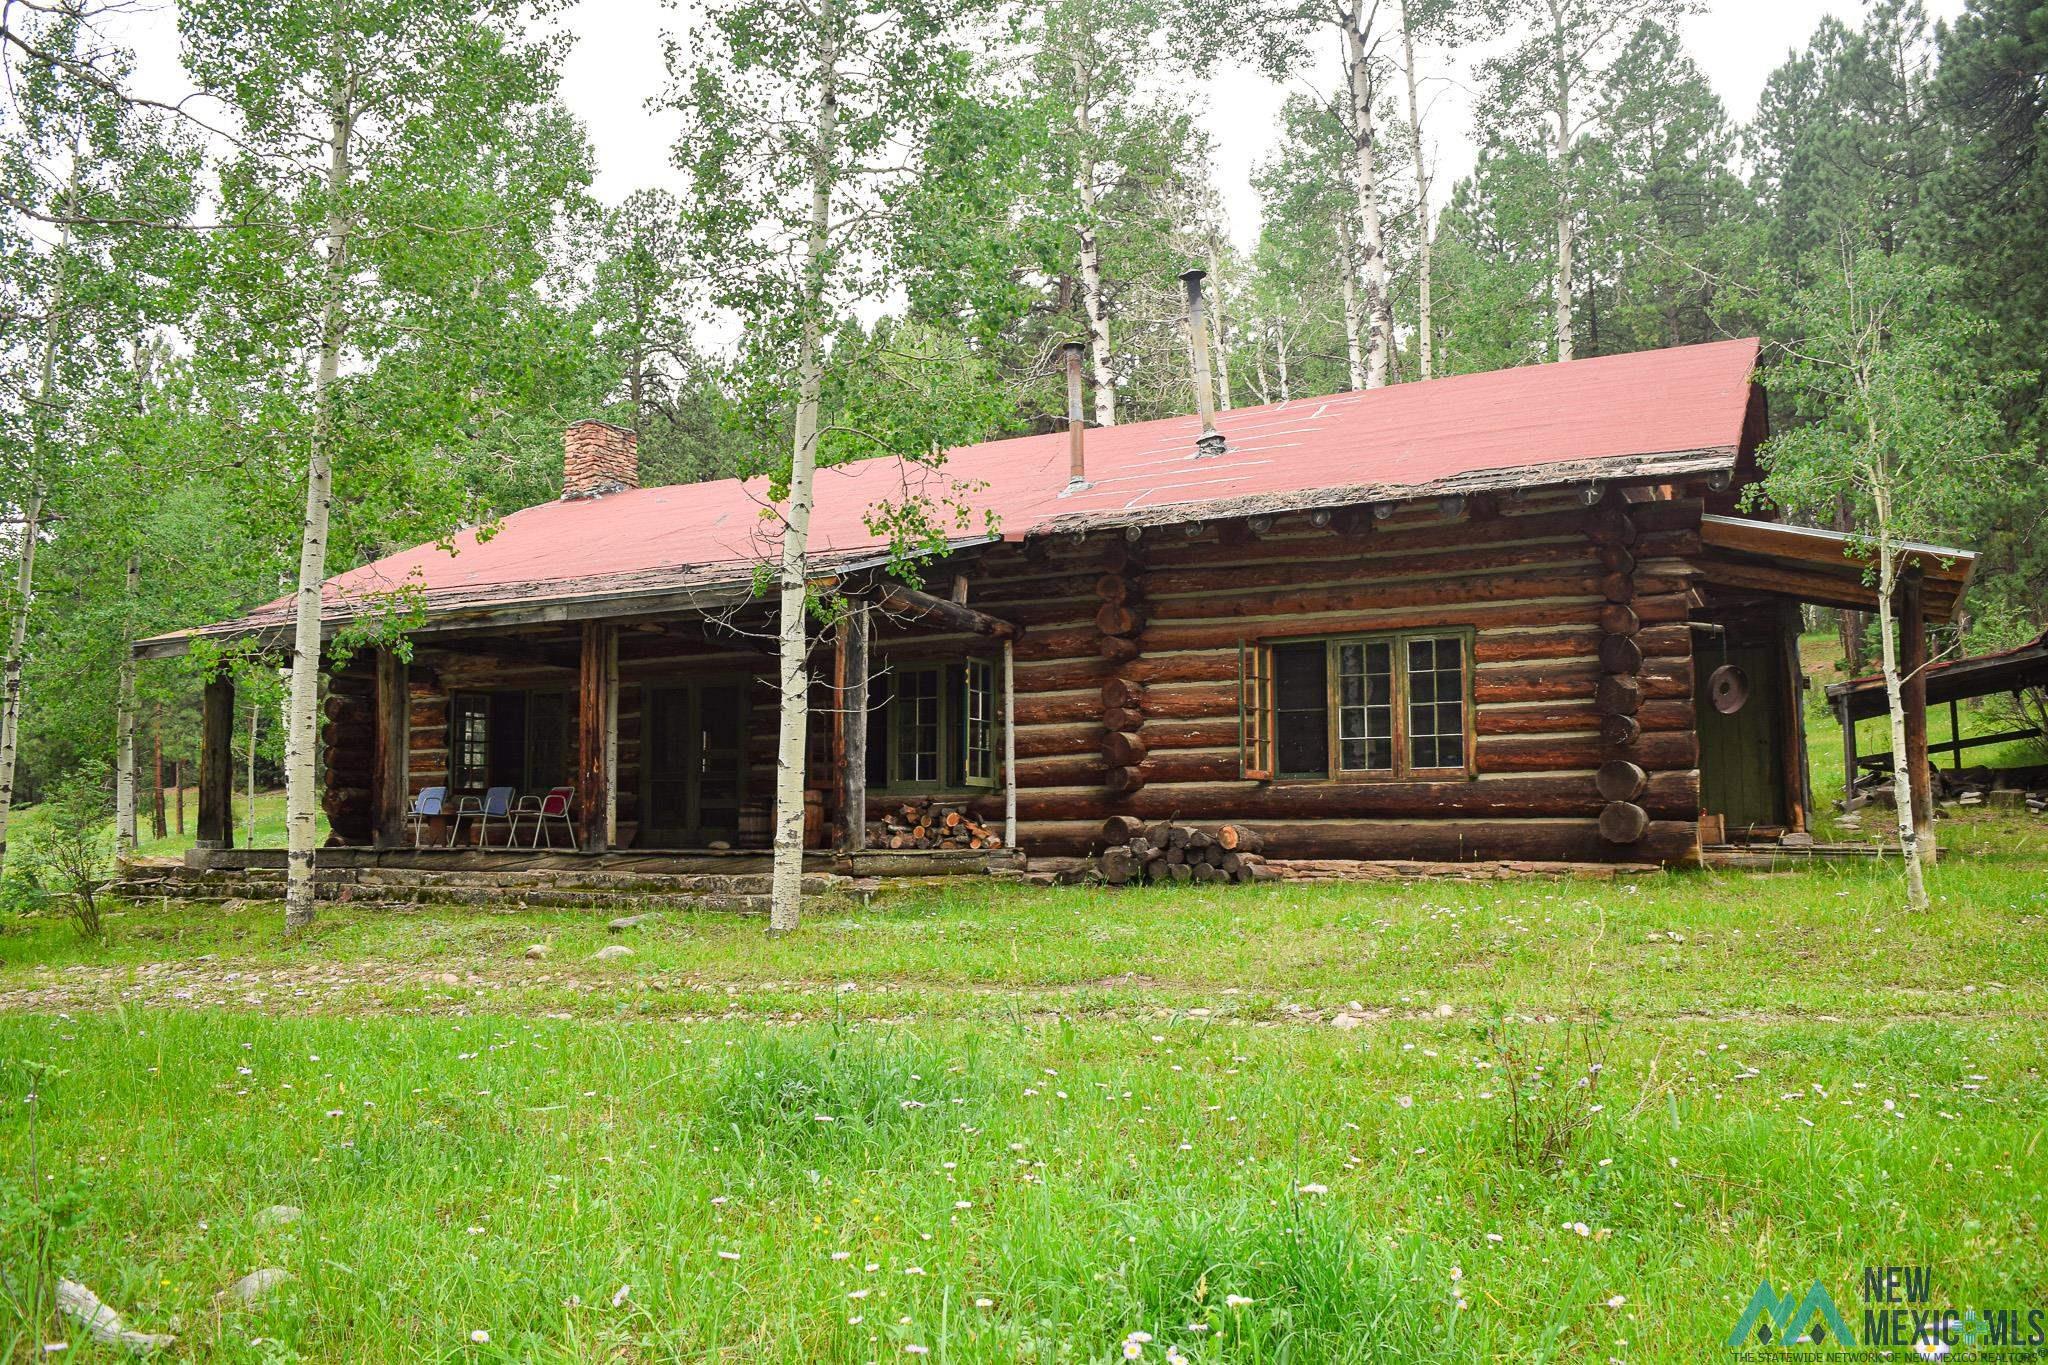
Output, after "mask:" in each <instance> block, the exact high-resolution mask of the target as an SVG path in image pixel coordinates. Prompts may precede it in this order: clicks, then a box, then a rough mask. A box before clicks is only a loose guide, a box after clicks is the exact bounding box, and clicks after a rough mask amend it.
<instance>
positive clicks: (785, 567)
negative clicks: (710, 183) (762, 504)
mask: <svg viewBox="0 0 2048 1365" xmlns="http://www.w3.org/2000/svg"><path fill="white" fill-rule="evenodd" d="M819 20H820V22H819V38H818V116H817V119H818V121H817V125H816V127H815V128H814V130H813V133H812V140H811V217H810V224H809V232H808V235H807V236H806V238H805V240H804V266H803V269H804V291H803V309H804V317H803V331H802V339H801V341H800V342H799V343H798V351H797V402H796V429H795V441H794V445H793V447H792V449H791V451H790V467H789V513H788V517H787V519H786V521H785V522H784V524H783V530H782V578H781V587H782V597H781V611H780V617H779V622H778V625H779V631H778V635H779V640H778V653H779V658H780V663H781V670H780V672H781V681H782V704H781V722H780V729H779V730H778V732H777V738H776V746H775V860H774V868H773V876H772V878H771V880H770V886H769V901H768V931H769V932H770V933H775V934H786V933H790V932H792V931H794V930H795V929H796V927H797V924H798V922H799V920H800V918H801V915H802V910H803V886H804V757H805V749H806V741H807V739H808V737H809V733H810V709H811V708H810V700H811V698H810V675H809V674H808V673H807V672H806V671H805V668H804V661H805V655H806V654H808V653H809V650H808V645H809V640H810V632H809V630H808V629H807V627H808V616H807V612H808V606H809V603H808V597H809V591H810V544H811V486H812V483H813V482H814V480H815V477H816V474H817V464H818V392H819V389H820V387H821V385H822V382H823V374H824V359H823V352H822V347H823V341H822V337H821V330H822V329H821V321H820V318H819V313H820V311H821V310H822V309H823V307H824V297H825V287H824V273H823V272H824V269H825V248H826V245H827V233H828V232H829V230H830V228H831V223H832V170H833V161H834V159H835V158H836V157H837V156H838V145H837V144H838V136H839V49H838V40H837V37H836V35H835V33H834V30H833V25H834V23H835V22H837V21H836V19H835V17H834V15H833V9H832V0H821V3H820V5H819Z"/></svg>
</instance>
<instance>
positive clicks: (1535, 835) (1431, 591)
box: [329, 493, 1701, 862]
mask: <svg viewBox="0 0 2048 1365" xmlns="http://www.w3.org/2000/svg"><path fill="white" fill-rule="evenodd" d="M1700 512H1701V505H1700V504H1699V503H1698V502H1697V501H1656V502H1637V503H1632V504H1624V503H1621V502H1619V501H1618V500H1614V499H1610V500H1609V501H1607V502H1604V503H1602V504H1601V505H1599V506H1596V507H1587V506H1585V505H1583V504H1582V503H1580V502H1578V501H1577V500H1575V498H1574V497H1573V496H1571V495H1569V494H1564V493H1560V494H1554V495H1552V494H1536V495H1531V496H1529V497H1527V498H1525V499H1514V498H1501V499H1499V500H1492V499H1481V498H1474V499H1471V500H1467V501H1460V502H1457V503H1455V504H1451V505H1439V504H1434V503H1424V504H1410V505H1404V506H1403V507H1402V508H1400V509H1398V510H1397V511H1396V513H1395V515H1393V516H1391V517H1388V518H1385V519H1380V518H1375V517H1372V516H1369V515H1364V514H1361V513H1352V514H1347V513H1338V514H1336V515H1329V514H1315V513H1292V514H1285V515H1279V516H1276V517H1272V518H1258V519H1254V521H1253V522H1251V523H1246V522H1244V521H1238V522H1233V523H1223V524H1218V525H1209V526H1198V527H1194V528H1188V527H1183V526H1168V527H1151V528H1147V529H1146V530H1145V531H1144V533H1143V534H1142V536H1139V537H1135V538H1134V537H1132V536H1130V535H1128V534H1127V533H1123V532H1111V533H1104V534H1095V535H1091V536H1089V537H1087V538H1085V539H1076V538H1074V537H1072V536H1066V535H1063V536H1057V537H1051V538H1044V539H1034V540H1032V541H1030V542H1026V543H1024V544H1021V545H1020V544H1016V543H1004V544H1000V545H995V546H991V547H989V548H987V549H986V550H984V551H981V552H979V554H978V555H977V557H976V558H975V559H973V560H972V561H971V562H970V563H968V564H965V565H962V566H958V567H961V568H962V569H963V570H964V571H965V572H967V573H968V574H969V577H970V598H969V600H970V603H971V605H972V606H974V607H975V608H977V609H979V610H980V611H983V612H986V613H988V614H990V615H992V616H996V617H999V618H1002V619H1005V620H1009V621H1013V622H1015V623H1017V624H1019V625H1020V626H1022V627H1023V628H1024V632H1023V635H1022V637H1021V638H1020V639H1019V640H1017V641H1016V645H1015V650H1016V680H1017V693H1018V695H1017V698H1016V701H1015V723H1016V752H1017V779H1018V787H1019V791H1018V796H1017V816H1018V836H1019V844H1020V846H1021V847H1022V848H1023V849H1024V850H1025V851H1027V852H1030V853H1037V854H1044V855H1077V854H1085V853H1088V852H1090V851H1091V848H1092V845H1093V844H1094V842H1095V840H1096V838H1097V836H1098V834H1099V831H1100V829H1101V827H1102V823H1103V821H1104V819H1105V818H1106V817H1107V816H1110V815H1113V814H1128V815H1132V816H1136V817H1138V818H1140V819H1143V820H1147V821H1151V820H1158V819H1165V818H1178V819H1181V820H1186V821H1190V822H1198V823H1220V822H1223V821H1236V822H1242V823H1246V824H1250V825H1253V826H1255V827H1256V828H1257V829H1258V830H1259V831H1260V832H1261V833H1262V834H1263V835H1264V837H1265V840H1266V845H1267V852H1268V854H1269V855H1270V856H1273V857H1277V858H1283V859H1304V858H1360V859H1383V858H1401V859H1425V860H1433V861H1441V860H1459V859H1528V860H1544V861H1552V860H1569V861H1616V862H1680V861H1687V860H1690V859H1692V858H1694V857H1696V856H1697V851H1698V837H1699V835H1698V823H1699V772H1698V764H1699V746H1698V739H1697V734H1696V731H1695V728H1694V716H1693V667H1694V661H1693V654H1692V640H1691V633H1690V630H1689V629H1688V627H1687V624H1686V622H1687V617H1688V614H1689V612H1690V610H1691V609H1692V607H1693V605H1694V603H1695V600H1696V598H1695V595H1694V593H1693V591H1692V587H1691V578H1692V568H1691V565H1690V563H1689V559H1690V557H1692V556H1694V555H1696V554H1697V552H1698V547H1699V538H1698V527H1699V515H1700ZM1254 527H1256V529H1253V528H1254ZM1450 626H1469V627H1471V628H1473V630H1474V632H1475V639H1474V658H1473V661H1472V663H1473V668H1474V673H1473V688H1472V691H1473V696H1474V698H1475V707H1474V715H1473V728H1474V731H1475V734H1476V740H1475V749H1474V763H1475V767H1476V773H1475V775H1474V776H1473V777H1472V778H1471V779H1469V780H1462V781H1460V780H1453V781H1442V780H1426V781H1408V780H1385V781H1345V782H1341V783H1340V782H1328V781H1312V780H1279V781H1270V782H1259V781H1247V780H1244V779H1243V778H1241V777H1240V776H1239V758H1238V724H1239V715H1238V685H1239V684H1238V666H1239V665H1238V650H1239V645H1240V642H1246V641H1257V640H1260V639H1262V638H1287V637H1302V636H1315V635H1339V634H1352V633H1362V632H1370V631H1383V630H1401V629H1417V628H1422V629H1426V628H1437V627H1450ZM873 636H874V638H873V649H874V657H875V663H876V667H877V668H879V667H882V666H886V663H887V661H888V659H889V658H890V657H891V655H892V654H895V655H898V656H903V657H908V656H911V655H912V654H913V653H914V654H915V655H919V656H923V657H958V656H963V655H965V654H968V653H971V652H977V651H981V652H985V651H986V650H987V649H988V648H989V642H988V641H987V640H985V639H980V638H978V637H970V636H965V635H957V636H956V635H951V634H945V633H940V632H937V631H934V630H933V629H932V628H931V627H930V626H929V625H924V624H920V623H916V622H910V621H906V620H893V619H891V618H890V617H888V616H887V615H885V614H881V613H878V614H877V615H876V616H875V619H874V632H873ZM471 648H473V650H474V654H473V655H472V656H468V657H464V656H459V655H456V654H454V653H453V651H450V652H449V653H448V654H447V655H446V656H445V657H438V656H437V658H436V661H435V662H434V664H433V666H432V667H421V666H419V665H418V664H416V665H415V667H414V668H413V670H412V685H411V695H412V731H411V741H412V742H411V751H410V764H409V778H410V786H411V789H412V790H413V791H415V792H416V791H418V790H419V789H420V788H421V787H423V786H427V785H430V784H445V783H446V782H447V780H448V757H449V756H448V701H447V699H448V696H449V694H450V693H451V692H455V691H461V690H467V689H470V688H475V689H478V690H490V689H494V688H542V689H544V688H565V689H572V688H573V687H574V685H575V680H576V673H575V670H574V668H573V667H571V666H569V664H570V663H571V660H569V659H564V660H563V661H562V662H561V663H560V664H556V663H553V662H544V661H541V660H538V659H536V658H535V657H533V652H532V650H531V649H530V648H529V649H528V651H527V652H526V653H525V654H524V655H523V656H522V657H521V658H520V659H519V660H518V661H517V662H515V661H513V660H512V659H510V658H493V657H492V656H491V655H490V653H489V652H488V644H487V643H486V642H478V643H477V644H475V645H474V646H473V647H471ZM830 650H831V644H830V637H829V633H828V634H827V638H826V639H825V640H824V641H821V646H820V651H819V654H818V656H817V658H816V659H814V663H813V673H814V676H816V677H818V678H819V679H820V680H821V685H820V689H819V692H818V694H817V695H816V696H815V697H814V713H813V730H814V743H813V744H812V746H811V749H812V753H813V755H814V762H813V765H812V774H811V784H812V787H813V788H814V789H816V790H820V791H822V790H823V789H825V788H826V787H827V786H828V784H829V781H830V775H829V761H828V760H829V755H830V752H831V747H830V730H831V716H830V714H829V708H830V707H831V706H832V705H834V694H833V693H832V691H831V689H830V687H829V681H828V680H829V678H830V676H831V668H832V659H831V654H830ZM619 671H620V682H621V685H620V708H619V709H620V715H619V722H618V725H619V758H618V766H619V777H618V790H617V797H618V801H619V817H618V818H619V822H620V826H621V837H622V841H623V839H624V838H625V836H626V834H627V832H628V830H629V829H630V828H631V827H633V826H635V825H637V823H638V821H639V818H640V811H639V800H640V737H641V726H642V717H641V714H640V711H641V689H642V688H643V687H644V686H648V685H653V684H659V683H662V682H664V681H686V680H689V679H692V678H702V677H707V676H712V675H715V674H724V675H735V674H743V675H746V676H749V677H750V678H751V679H752V681H753V684H754V685H753V686H752V688H751V695H752V706H751V711H750V722H749V728H748V733H747V736H746V743H745V750H746V755H747V765H748V774H747V790H746V801H747V804H748V806H749V807H750V808H751V809H753V810H755V811H757V812H758V815H759V819H760V826H761V828H762V830H763V833H764V837H765V830H766V802H767V801H768V800H769V799H770V798H771V797H772V793H773V789H774V758H775V730H776V695H775V688H774V680H773V660H772V658H770V657H769V656H768V655H767V654H765V653H763V652H761V651H758V650H754V649H751V648H746V647H742V646H739V645H718V644H715V643H705V642H704V641H703V640H701V639H694V638H688V631H687V628H686V627H685V626H684V625H682V624H678V626H677V627H676V628H675V630H674V631H673V632H671V631H664V630H662V629H660V628H658V627H654V626H641V627H637V628H636V627H635V626H632V625H627V626H623V627H622V628H621V631H620V645H619ZM336 696H338V697H341V698H342V699H343V700H342V701H341V702H340V703H338V710H337V706H336V704H331V705H330V717H331V719H330V727H336V728H334V729H331V733H330V744H329V766H330V772H337V773H338V772H344V771H346V772H348V773H353V769H352V768H348V766H347V765H348V758H347V752H346V751H347V750H348V749H350V748H351V747H353V746H351V745H348V744H342V743H336V742H335V735H336V734H339V733H341V728H340V727H347V728H348V731H349V732H350V733H352V728H353V727H354V726H356V725H358V724H365V725H366V724H367V721H368V715H367V712H366V711H365V713H364V714H363V716H362V717H361V718H360V720H358V718H357V717H356V713H355V709H354V708H355V707H356V703H355V701H354V700H352V699H353V698H354V696H355V689H354V687H353V685H352V684H351V685H350V686H349V687H346V688H337V692H336ZM366 701H367V697H365V703H366ZM363 752H364V754H365V756H366V761H365V764H364V765H363V766H364V767H365V771H366V772H367V753H368V749H367V746H365V748H364V750H363ZM1617 764H1620V765H1621V766H1616V765H1617ZM1638 773H1639V778H1640V780H1637V774H1638ZM350 780H351V781H356V780H358V779H354V778H351V779H350ZM361 781H362V782H363V784H364V785H365V786H366V782H367V779H366V777H365V778H364V779H361ZM350 790H352V788H351V789H350ZM350 799H353V798H350ZM364 799H365V800H367V791H365V792H364ZM889 799H890V798H889V797H888V796H887V795H886V794H884V793H876V794H875V795H874V796H873V797H872V798H871V799H870V802H869V813H870V814H871V815H879V812H880V810H881V809H882V807H883V806H884V805H886V804H887V803H888V801H889ZM1002 805H1003V792H1002V789H1001V787H1000V786H998V787H997V789H996V790H995V791H994V792H992V793H985V794H982V795H980V796H978V797H977V798H976V801H975V807H974V813H975V815H976V816H977V817H978V818H980V819H983V820H985V821H990V822H1000V820H1001V818H1002ZM1623 806H1625V807H1627V808H1628V809H1627V810H1619V811H1618V810H1616V809H1615V808H1616V807H1623ZM333 814H334V808H333V805H332V797H330V818H332V817H333ZM1603 820H1604V821H1605V824H1603ZM340 828H341V824H340V822H337V829H340ZM365 833H366V831H365Z"/></svg>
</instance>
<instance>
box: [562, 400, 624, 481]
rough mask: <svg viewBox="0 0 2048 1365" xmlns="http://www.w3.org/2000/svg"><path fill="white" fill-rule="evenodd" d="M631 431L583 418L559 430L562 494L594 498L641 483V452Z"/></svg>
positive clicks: (608, 423)
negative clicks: (564, 429) (560, 432)
mask: <svg viewBox="0 0 2048 1365" xmlns="http://www.w3.org/2000/svg"><path fill="white" fill-rule="evenodd" d="M637 444H638V443H637V440H636V438H635V437H634V435H633V433H632V432H631V431H629V430H627V429H626V428H625V427H615V426H613V425H612V424H611V423H610V422H600V421H598V420H596V419H595V418H589V417H586V418H584V419H583V420H582V421H580V422H571V423H570V424H569V427H568V429H567V430H566V431H564V432H563V433H562V496H563V497H564V498H596V497H602V496H603V495H604V494H606V493H616V492H618V491H619V490H620V489H622V488H638V487H639V486H640V453H639V451H638V449H637V448H636V446H637Z"/></svg>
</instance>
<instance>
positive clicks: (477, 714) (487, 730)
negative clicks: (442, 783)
mask: <svg viewBox="0 0 2048 1365" xmlns="http://www.w3.org/2000/svg"><path fill="white" fill-rule="evenodd" d="M574 726H575V708H574V706H573V705H572V703H571V699H570V696H569V694H568V693H566V692H524V691H517V690H507V691H498V692H457V693H455V694H454V695H453V696H452V697H450V698H449V699H448V755H449V778H450V780H451V781H452V783H453V784H454V787H455V790H457V791H460V792H480V791H483V790H485V789H487V788H490V787H514V788H517V789H518V790H520V791H522V792H534V791H541V790H544V789H546V788H548V787H552V786H559V785H560V784H562V783H564V782H567V781H569V780H570V772H569V768H570V763H571V759H570V753H571V750H572V749H573V748H574V746H575V733H574Z"/></svg>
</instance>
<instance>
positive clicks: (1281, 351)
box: [1273, 322, 1294, 403]
mask: <svg viewBox="0 0 2048 1365" xmlns="http://www.w3.org/2000/svg"><path fill="white" fill-rule="evenodd" d="M1273 360H1274V363H1275V364H1277V365H1278V366H1279V367H1280V401H1281V402H1283V403H1285V402H1287V401H1288V400H1289V399H1291V398H1293V397H1294V388H1293V383H1292V381H1291V380H1290V379H1289V378H1288V375H1287V324H1286V323H1284V322H1283V323H1280V324H1278V325H1276V326H1275V327H1274V328H1273Z"/></svg>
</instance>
